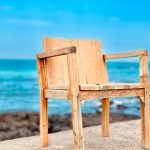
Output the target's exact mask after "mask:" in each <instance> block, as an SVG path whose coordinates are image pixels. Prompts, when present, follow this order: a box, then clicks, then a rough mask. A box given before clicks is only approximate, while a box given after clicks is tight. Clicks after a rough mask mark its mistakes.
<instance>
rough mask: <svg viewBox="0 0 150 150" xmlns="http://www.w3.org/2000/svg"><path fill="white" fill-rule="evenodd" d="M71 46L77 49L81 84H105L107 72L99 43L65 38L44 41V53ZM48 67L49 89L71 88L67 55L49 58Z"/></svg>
mask: <svg viewBox="0 0 150 150" xmlns="http://www.w3.org/2000/svg"><path fill="white" fill-rule="evenodd" d="M70 46H75V47H76V53H75V54H76V57H77V66H78V70H79V84H97V83H104V78H105V76H107V72H106V67H105V63H104V60H103V55H102V48H101V44H100V42H99V41H94V40H77V39H63V38H45V39H44V52H50V51H52V50H54V49H61V48H62V47H70ZM46 66H47V69H46V70H47V79H48V87H49V89H51V85H54V86H55V85H56V86H58V85H59V86H64V85H65V86H69V77H68V67H67V56H66V55H62V56H57V57H52V58H47V64H46ZM95 72H96V73H95Z"/></svg>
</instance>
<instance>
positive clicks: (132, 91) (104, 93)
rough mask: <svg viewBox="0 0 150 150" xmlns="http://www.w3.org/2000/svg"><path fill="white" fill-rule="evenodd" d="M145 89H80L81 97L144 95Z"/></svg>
mask: <svg viewBox="0 0 150 150" xmlns="http://www.w3.org/2000/svg"><path fill="white" fill-rule="evenodd" d="M143 95H144V89H130V90H129V89H128V90H126V89H125V90H123V89H122V90H116V89H115V90H103V91H102V90H101V91H80V97H81V99H84V100H85V99H91V98H111V97H130V96H143Z"/></svg>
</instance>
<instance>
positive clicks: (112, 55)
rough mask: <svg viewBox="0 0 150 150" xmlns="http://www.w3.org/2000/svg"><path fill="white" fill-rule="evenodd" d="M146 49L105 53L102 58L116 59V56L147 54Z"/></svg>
mask: <svg viewBox="0 0 150 150" xmlns="http://www.w3.org/2000/svg"><path fill="white" fill-rule="evenodd" d="M147 53H148V52H147V50H137V51H134V52H124V53H112V54H105V55H103V56H104V59H105V60H107V59H116V58H126V57H137V56H147Z"/></svg>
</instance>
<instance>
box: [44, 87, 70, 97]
mask: <svg viewBox="0 0 150 150" xmlns="http://www.w3.org/2000/svg"><path fill="white" fill-rule="evenodd" d="M44 96H45V98H53V99H54V98H55V99H65V100H70V99H71V95H70V92H69V90H63V89H62V90H45V91H44Z"/></svg>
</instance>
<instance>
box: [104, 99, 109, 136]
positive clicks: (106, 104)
mask: <svg viewBox="0 0 150 150" xmlns="http://www.w3.org/2000/svg"><path fill="white" fill-rule="evenodd" d="M109 105H110V101H109V98H103V99H102V136H103V137H108V136H109Z"/></svg>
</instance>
